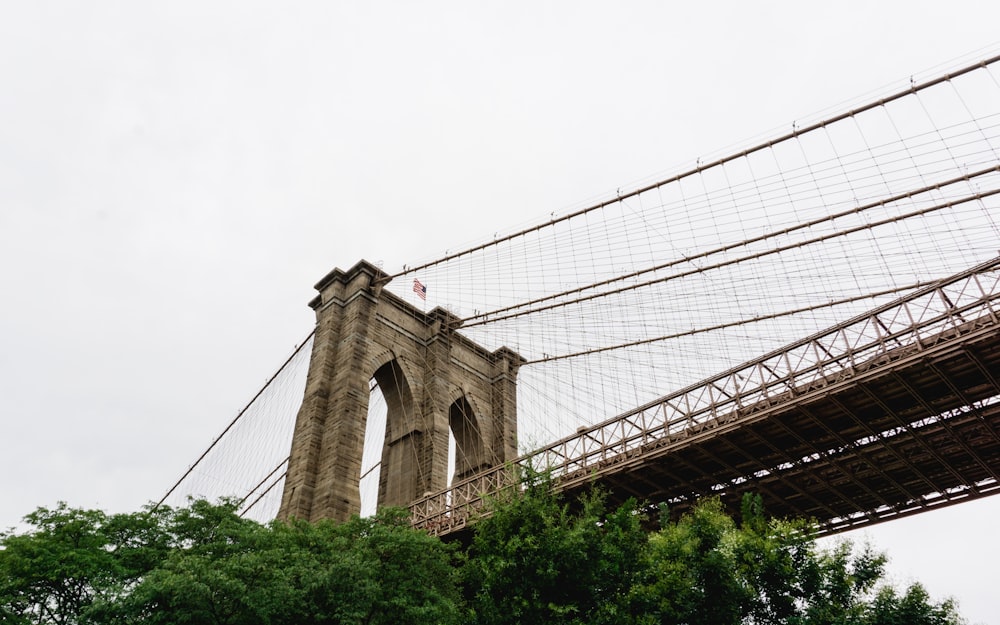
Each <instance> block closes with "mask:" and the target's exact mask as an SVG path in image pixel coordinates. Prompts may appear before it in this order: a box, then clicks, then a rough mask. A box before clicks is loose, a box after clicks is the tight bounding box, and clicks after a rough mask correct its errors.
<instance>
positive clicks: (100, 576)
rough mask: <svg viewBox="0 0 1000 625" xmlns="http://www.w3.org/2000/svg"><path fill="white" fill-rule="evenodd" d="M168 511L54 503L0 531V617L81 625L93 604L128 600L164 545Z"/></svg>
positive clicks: (166, 544)
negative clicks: (23, 527) (110, 511)
mask: <svg viewBox="0 0 1000 625" xmlns="http://www.w3.org/2000/svg"><path fill="white" fill-rule="evenodd" d="M165 512H166V511H159V512H157V511H153V510H145V511H142V512H139V513H135V514H119V515H113V516H108V515H106V514H105V513H104V512H101V511H99V510H79V509H73V508H69V507H68V506H66V504H64V503H60V504H59V505H58V506H56V507H55V508H54V509H48V508H38V509H37V510H36V511H34V512H32V513H31V514H29V515H27V516H26V517H25V518H24V521H25V523H27V525H28V526H29V528H31V529H30V530H29V531H28V532H27V533H24V534H15V533H13V532H5V533H2V534H0V617H2V618H0V620H2V621H3V622H4V623H12V624H20V623H37V624H47V623H57V624H68V623H87V622H91V612H92V610H93V609H94V607H95V606H96V605H100V604H103V603H108V602H113V601H116V600H117V599H118V598H120V597H122V596H124V595H126V594H127V593H128V592H129V591H130V590H131V588H132V587H133V586H134V585H135V584H136V583H137V582H138V580H139V579H140V578H141V577H142V575H144V574H145V573H146V572H148V571H149V570H151V569H152V568H153V567H154V566H156V565H157V564H158V563H159V562H160V561H161V560H162V558H163V556H164V555H165V554H166V552H167V550H168V549H169V548H170V544H169V540H168V538H167V536H166V534H165V533H164V532H163V531H162V522H163V519H164V518H165V517H164V513H165Z"/></svg>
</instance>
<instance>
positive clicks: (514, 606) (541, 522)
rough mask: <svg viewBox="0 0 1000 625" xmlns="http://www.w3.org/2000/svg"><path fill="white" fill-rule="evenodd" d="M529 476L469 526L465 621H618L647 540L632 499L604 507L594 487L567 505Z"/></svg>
mask: <svg viewBox="0 0 1000 625" xmlns="http://www.w3.org/2000/svg"><path fill="white" fill-rule="evenodd" d="M550 486H551V485H550V484H549V483H548V481H547V480H545V479H542V478H539V477H538V476H535V479H534V480H533V481H532V483H531V484H530V486H529V487H528V488H527V490H525V491H524V492H523V493H508V496H507V497H506V498H502V499H500V500H497V501H495V502H493V505H492V506H491V507H490V513H489V515H488V516H486V517H485V518H483V519H482V520H480V521H479V522H478V523H476V525H475V526H474V537H473V540H472V545H471V547H470V549H469V554H468V561H467V563H466V565H465V569H464V580H465V589H466V599H467V601H468V606H469V610H470V620H471V621H472V622H474V623H480V624H482V625H504V624H514V623H534V624H544V623H618V622H623V621H622V620H621V618H623V617H624V616H626V615H627V606H626V605H625V603H624V599H625V597H626V596H627V594H628V591H629V589H630V587H631V585H632V583H633V581H634V579H635V577H636V575H637V574H638V570H639V568H638V567H639V564H640V561H641V555H640V554H641V550H642V548H643V545H644V544H645V542H646V538H645V533H644V532H643V530H642V529H641V527H640V525H639V516H638V515H637V514H636V513H635V506H634V504H631V503H630V504H627V505H624V506H621V507H620V508H618V509H617V510H614V511H610V512H609V511H608V510H607V509H606V506H605V499H604V497H603V496H602V495H601V494H600V493H599V492H593V493H591V494H589V495H588V496H586V497H584V498H583V499H582V500H581V501H580V502H579V505H578V506H577V507H576V508H571V507H570V506H569V505H568V504H567V503H565V502H563V501H561V500H560V499H559V498H558V497H557V496H555V495H552V494H551V492H552V491H551V487H550Z"/></svg>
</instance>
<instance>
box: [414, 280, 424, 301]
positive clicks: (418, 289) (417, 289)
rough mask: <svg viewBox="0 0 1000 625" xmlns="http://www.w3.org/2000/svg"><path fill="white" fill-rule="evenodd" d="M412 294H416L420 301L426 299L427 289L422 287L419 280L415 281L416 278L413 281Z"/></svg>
mask: <svg viewBox="0 0 1000 625" xmlns="http://www.w3.org/2000/svg"><path fill="white" fill-rule="evenodd" d="M413 292H414V293H416V294H417V297H419V298H420V299H422V300H426V299H427V287H426V286H424V284H423V283H422V282H421V281H420V280H417V279H416V278H414V279H413Z"/></svg>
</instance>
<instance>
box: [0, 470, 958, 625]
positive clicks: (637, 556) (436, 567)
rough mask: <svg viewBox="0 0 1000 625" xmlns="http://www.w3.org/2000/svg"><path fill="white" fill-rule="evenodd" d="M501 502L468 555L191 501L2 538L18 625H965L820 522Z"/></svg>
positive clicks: (39, 520)
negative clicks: (829, 541) (895, 583)
mask: <svg viewBox="0 0 1000 625" xmlns="http://www.w3.org/2000/svg"><path fill="white" fill-rule="evenodd" d="M529 477H530V478H531V479H529V480H528V482H529V487H528V488H527V489H526V490H524V491H523V492H521V491H517V490H512V491H510V492H508V493H507V494H506V495H505V497H504V498H502V499H500V500H498V501H495V502H493V505H492V506H491V508H490V513H489V515H487V516H486V517H485V518H483V519H482V520H480V521H479V522H478V523H477V524H476V525H475V526H474V530H473V537H472V543H471V545H470V546H469V547H468V549H467V551H466V552H465V553H459V552H457V551H456V547H455V546H453V545H449V544H447V543H444V542H442V541H440V540H438V539H436V538H432V537H430V536H428V535H427V534H425V533H423V532H419V531H416V530H414V529H412V528H411V527H410V525H409V522H408V520H407V518H406V512H405V511H404V510H398V509H397V510H393V509H389V510H383V511H381V512H380V513H379V514H378V515H376V516H375V517H372V518H369V519H360V518H354V519H352V520H350V521H348V522H347V523H339V524H338V523H332V522H319V523H315V524H312V523H305V522H298V521H296V522H291V523H277V522H275V523H271V524H269V525H261V524H258V523H255V522H253V521H248V520H246V519H243V518H240V517H239V516H238V515H237V514H236V505H235V503H234V502H227V501H223V502H221V503H218V504H212V503H209V502H206V501H192V502H191V503H190V504H189V505H188V506H186V507H183V508H179V509H169V508H159V509H157V510H143V511H141V512H138V513H134V514H122V515H110V516H109V515H106V514H105V513H103V512H100V511H94V510H76V509H72V508H68V507H67V506H66V505H64V504H60V505H59V506H57V507H56V508H54V509H46V508H39V509H38V510H36V511H35V512H33V513H31V514H30V515H28V516H27V517H26V518H25V521H26V522H27V524H28V526H29V529H28V531H26V532H24V533H13V532H10V533H5V534H0V622H2V623H5V624H7V623H10V624H11V625H27V624H32V625H49V624H58V625H74V624H81V625H82V624H87V625H91V624H93V625H98V624H100V625H131V624H138V623H143V624H151V625H156V624H166V623H171V624H175V623H176V624H185V623H190V624H195V623H197V624H199V625H200V624H202V623H207V624H218V625H224V624H240V625H257V624H260V625H265V624H266V625H286V624H287V625H292V624H296V625H310V624H322V625H334V624H337V625H340V624H344V625H355V624H356V625H362V624H364V625H386V624H389V623H393V624H396V623H401V624H404V625H405V624H417V623H420V624H424V623H434V624H445V625H448V624H451V623H459V622H461V623H471V624H472V625H508V624H510V625H513V624H517V623H531V624H532V625H535V624H542V625H544V624H546V623H560V624H563V623H565V624H569V625H654V624H661V625H670V624H676V625H681V624H685V625H702V624H703V625H736V624H739V625H904V624H905V625H960V624H961V623H962V622H963V621H962V619H961V618H960V617H959V616H958V612H957V610H956V607H955V605H954V603H953V602H951V601H944V602H941V603H935V602H933V601H932V600H931V599H930V597H929V596H928V594H927V592H926V591H925V590H924V588H923V587H921V586H920V585H919V584H914V585H912V586H910V587H909V588H907V589H906V590H905V591H903V592H899V591H897V590H896V589H895V588H892V587H891V586H885V585H881V581H882V578H883V576H884V570H885V557H884V556H883V555H882V554H879V553H876V552H874V551H873V550H872V549H871V548H869V547H863V548H860V549H856V548H854V547H853V546H852V545H851V544H850V543H848V542H842V543H839V544H837V545H835V546H833V547H832V548H829V549H820V548H819V547H818V546H817V545H816V542H815V540H814V538H813V535H812V533H811V526H810V525H809V524H808V523H806V522H803V521H781V520H774V519H770V520H769V519H767V518H766V517H765V515H764V512H763V505H762V502H761V500H760V497H758V496H748V497H746V498H745V499H744V500H743V504H742V506H741V516H740V522H739V523H738V524H737V522H735V521H734V520H733V519H732V518H731V517H729V516H728V515H727V514H726V513H725V511H724V509H723V507H722V505H721V503H720V502H719V501H718V500H714V499H710V500H706V501H703V502H702V503H700V504H699V505H698V506H696V507H694V508H693V509H692V510H691V511H689V512H688V513H687V514H685V515H684V516H683V517H681V518H680V519H679V520H677V521H671V520H670V518H669V510H668V509H667V508H666V507H665V506H664V507H661V508H659V509H658V510H656V511H654V512H653V514H654V515H656V516H657V517H658V520H659V521H660V529H659V530H658V531H655V532H651V533H650V532H648V531H647V530H646V529H644V527H645V526H647V525H648V523H647V519H646V518H645V515H644V514H643V513H640V509H639V508H638V507H637V506H636V504H635V503H634V502H628V503H627V504H625V505H623V506H619V507H618V508H613V509H612V508H610V507H609V506H608V505H607V500H606V498H605V497H604V496H603V495H602V494H601V493H600V492H599V491H595V492H592V493H590V494H589V495H587V496H585V497H583V498H582V499H581V500H579V501H575V502H567V501H563V500H561V499H560V498H559V497H558V496H556V495H553V494H552V491H551V489H550V484H549V483H548V481H547V480H545V479H544V478H543V477H541V476H537V475H535V476H529Z"/></svg>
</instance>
